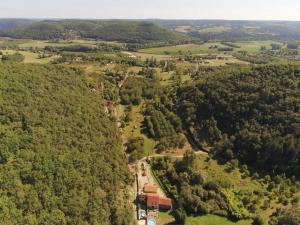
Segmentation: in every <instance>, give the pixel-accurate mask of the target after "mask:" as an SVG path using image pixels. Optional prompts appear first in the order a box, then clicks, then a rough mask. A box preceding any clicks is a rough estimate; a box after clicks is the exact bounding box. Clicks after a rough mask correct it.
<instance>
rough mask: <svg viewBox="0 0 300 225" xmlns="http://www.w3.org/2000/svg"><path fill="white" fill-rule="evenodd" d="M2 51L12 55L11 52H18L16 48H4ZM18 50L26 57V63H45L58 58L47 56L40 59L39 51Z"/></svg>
mask: <svg viewBox="0 0 300 225" xmlns="http://www.w3.org/2000/svg"><path fill="white" fill-rule="evenodd" d="M2 52H3V53H4V54H8V55H11V54H14V53H16V52H17V51H15V50H2ZM18 52H19V53H21V54H22V55H23V56H24V57H25V59H24V63H42V64H45V63H49V62H51V60H53V59H55V58H56V57H55V56H53V57H47V58H41V59H40V58H39V55H38V54H37V53H33V52H28V51H18Z"/></svg>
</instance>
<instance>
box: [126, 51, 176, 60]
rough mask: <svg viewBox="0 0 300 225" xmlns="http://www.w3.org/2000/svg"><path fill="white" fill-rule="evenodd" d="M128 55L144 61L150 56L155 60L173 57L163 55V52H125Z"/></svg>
mask: <svg viewBox="0 0 300 225" xmlns="http://www.w3.org/2000/svg"><path fill="white" fill-rule="evenodd" d="M127 53H129V54H130V55H132V56H134V57H136V58H138V59H140V60H142V61H145V60H146V59H151V58H152V57H153V58H155V59H156V60H170V59H172V58H173V57H172V56H170V55H164V54H155V53H143V52H127Z"/></svg>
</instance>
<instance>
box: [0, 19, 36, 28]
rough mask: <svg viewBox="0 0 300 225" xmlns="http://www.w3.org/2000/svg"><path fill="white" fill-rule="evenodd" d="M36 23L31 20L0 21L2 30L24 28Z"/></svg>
mask: <svg viewBox="0 0 300 225" xmlns="http://www.w3.org/2000/svg"><path fill="white" fill-rule="evenodd" d="M33 22H35V20H29V19H0V30H1V29H14V28H17V27H22V26H26V25H29V24H31V23H33Z"/></svg>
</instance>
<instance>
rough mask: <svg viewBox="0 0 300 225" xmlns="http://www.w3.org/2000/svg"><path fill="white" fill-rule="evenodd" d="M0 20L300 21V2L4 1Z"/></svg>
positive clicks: (244, 0)
mask: <svg viewBox="0 0 300 225" xmlns="http://www.w3.org/2000/svg"><path fill="white" fill-rule="evenodd" d="M0 17H1V18H20V17H22V18H95V19H96V18H100V19H103V18H108V19H112V18H123V19H140V18H163V19H256V20H268V19H272V20H300V0H0Z"/></svg>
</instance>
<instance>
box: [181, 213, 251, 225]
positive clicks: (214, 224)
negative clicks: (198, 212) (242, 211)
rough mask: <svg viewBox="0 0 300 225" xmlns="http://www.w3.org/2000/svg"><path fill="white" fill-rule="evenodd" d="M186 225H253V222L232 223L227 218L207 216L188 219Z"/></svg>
mask: <svg viewBox="0 0 300 225" xmlns="http://www.w3.org/2000/svg"><path fill="white" fill-rule="evenodd" d="M185 224H186V225H251V224H252V220H240V221H238V222H232V221H230V220H228V219H227V218H225V217H220V216H215V215H207V216H199V217H188V218H187V219H186V222H185Z"/></svg>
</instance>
